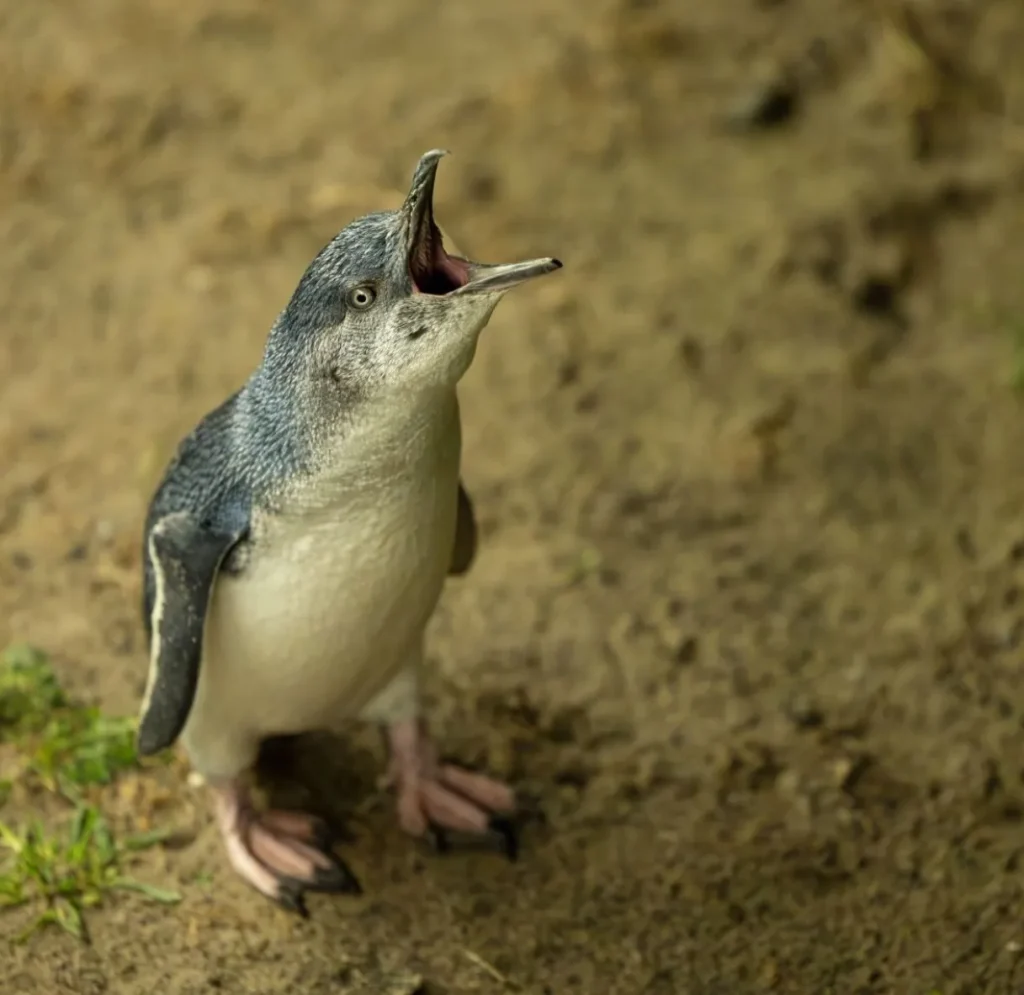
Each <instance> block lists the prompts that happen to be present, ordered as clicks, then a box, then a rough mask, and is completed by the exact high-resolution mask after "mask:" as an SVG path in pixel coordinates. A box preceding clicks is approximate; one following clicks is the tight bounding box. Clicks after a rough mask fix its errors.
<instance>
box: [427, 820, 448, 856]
mask: <svg viewBox="0 0 1024 995" xmlns="http://www.w3.org/2000/svg"><path fill="white" fill-rule="evenodd" d="M427 836H428V838H429V840H430V844H431V846H433V848H434V849H435V850H436V851H437V852H438V853H447V852H448V851H449V850H450V849H451V843H450V842H449V840H448V834H447V833H446V832H445V831H444V830H443V829H442V828H441V827H440V826H435V825H434V824H433V823H431V825H429V826H428V827H427Z"/></svg>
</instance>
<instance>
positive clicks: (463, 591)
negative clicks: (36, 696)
mask: <svg viewBox="0 0 1024 995" xmlns="http://www.w3.org/2000/svg"><path fill="white" fill-rule="evenodd" d="M287 6H288V5H285V4H280V5H270V4H258V3H256V2H254V0H237V2H229V0H220V2H203V3H199V2H196V0H176V2H174V3H170V2H166V0H149V2H146V3H141V4H140V3H135V2H131V0H90V2H89V3H88V4H83V3H72V2H70V0H61V2H57V0H35V2H33V3H25V2H19V0H6V2H4V3H2V4H0V226H2V239H0V266H2V272H3V280H2V281H0V304H2V314H3V333H2V340H0V370H2V371H3V389H2V392H0V452H2V453H3V460H4V462H3V474H2V479H0V643H3V642H6V641H7V640H8V639H19V640H21V639H30V640H33V641H35V642H37V643H39V644H40V645H42V646H43V647H45V648H46V649H47V650H49V651H50V652H51V653H52V654H53V655H54V657H55V659H56V661H57V664H58V667H59V669H60V673H61V675H62V677H63V678H64V679H65V680H66V681H67V682H68V683H69V684H70V686H71V687H72V688H73V689H74V690H75V691H76V692H77V693H78V694H80V695H84V696H86V697H87V698H89V699H90V700H98V701H99V702H101V703H102V704H103V706H104V707H105V708H109V709H110V710H111V711H115V712H134V710H135V709H136V707H137V704H138V700H139V696H140V691H141V687H142V683H143V681H144V677H145V659H144V657H145V653H144V647H143V645H142V630H141V623H140V619H139V617H138V599H139V563H138V549H139V537H138V530H139V526H140V521H141V518H142V514H143V511H144V507H145V502H146V500H147V499H148V496H149V493H150V489H151V487H152V486H153V483H154V482H155V479H156V476H157V475H158V474H159V472H160V469H161V467H162V464H163V461H164V460H165V459H166V458H167V457H168V455H169V454H170V452H171V450H172V448H173V446H174V444H175V443H176V441H177V439H178V438H179V437H180V435H181V434H183V433H184V432H185V431H186V430H188V429H189V428H190V427H191V426H192V424H193V423H194V422H195V421H196V419H197V418H198V417H199V416H200V415H201V414H203V413H204V412H205V411H206V410H208V409H209V408H210V407H211V406H212V405H213V404H215V403H216V402H218V401H219V400H220V399H221V398H222V397H223V396H225V395H226V394H227V393H228V392H229V391H230V390H232V389H233V388H234V387H235V386H237V385H238V384H239V383H240V382H241V381H242V380H243V379H244V377H245V376H246V375H247V374H248V372H249V371H250V369H251V368H252V367H253V365H254V364H255V363H256V362H257V361H258V358H259V355H260V351H261V348H262V343H263V339H264V336H265V334H266V331H267V329H268V327H269V325H270V323H271V321H272V319H273V317H274V316H275V314H276V313H277V311H278V309H279V308H280V307H281V306H282V304H283V302H284V301H285V299H286V298H287V296H288V294H289V293H290V292H291V289H292V288H293V286H294V284H295V282H296V280H297V279H298V277H299V275H300V273H301V272H302V269H303V268H304V266H305V265H306V263H307V262H308V261H309V259H310V258H311V257H312V255H313V254H314V253H315V251H316V250H317V249H318V248H319V247H320V246H321V245H322V244H323V243H324V242H325V241H326V240H327V239H328V238H329V237H330V236H331V235H332V234H333V233H334V232H335V231H336V230H337V229H338V228H339V227H341V226H342V225H343V224H344V223H345V222H346V221H347V220H349V219H350V218H351V217H353V216H354V215H355V214H357V213H361V212H363V211H366V210H370V209H375V208H378V207H380V206H382V205H384V204H386V203H388V201H387V197H388V196H393V194H392V195H389V194H387V193H385V192H384V191H385V190H391V189H395V188H400V187H401V186H402V185H403V184H404V183H405V182H406V180H407V178H408V175H409V172H410V170H411V168H412V165H413V164H414V162H415V160H416V158H417V156H418V155H419V154H420V153H421V152H423V151H425V150H426V149H428V148H432V147H435V146H444V147H447V148H450V149H451V150H452V152H453V155H452V156H451V157H450V158H449V159H447V160H445V162H444V163H443V164H442V167H441V175H440V179H439V212H440V217H441V221H442V223H443V224H444V225H445V226H446V228H448V229H449V230H450V231H451V233H452V234H453V235H454V236H455V238H456V239H457V241H458V242H459V243H460V244H461V245H462V246H463V247H464V248H465V249H466V250H467V251H469V252H471V253H475V254H477V255H479V256H482V257H484V258H488V259H495V260H498V259H506V258H508V259H511V258H516V257H519V256H524V255H540V254H544V253H552V254H555V255H558V256H560V257H561V258H562V259H564V260H565V263H566V268H565V270H564V271H563V272H562V273H560V274H559V275H558V276H557V277H552V278H549V279H547V280H545V281H542V282H540V283H538V284H537V285H535V286H532V287H530V288H529V289H524V290H522V291H519V292H517V293H515V294H513V295H511V296H510V297H509V298H508V299H507V300H506V302H505V303H504V304H503V305H502V306H501V308H500V309H499V311H498V312H497V314H496V315H495V318H494V320H493V321H492V324H491V327H490V329H489V331H488V333H487V335H486V337H485V340H484V342H483V343H482V346H481V351H480V353H479V358H478V361H477V363H476V364H475V367H474V369H473V370H472V371H471V374H470V375H469V377H468V379H467V381H466V382H465V388H464V391H463V397H464V414H465V423H466V429H465V432H466V454H465V460H466V462H465V476H466V479H467V481H468V483H469V485H470V488H471V490H472V493H473V494H474V497H475V500H476V503H477V508H478V513H479V514H480V516H481V518H482V520H483V528H484V538H485V541H484V544H483V550H482V555H481V557H480V559H479V560H478V562H477V565H476V567H475V569H474V570H473V572H472V573H471V574H470V575H469V576H468V577H467V578H465V579H463V580H459V581H455V582H453V583H452V584H451V588H450V590H449V591H448V593H447V594H446V596H445V601H444V604H443V606H442V610H441V611H440V613H439V617H438V619H437V624H436V626H435V629H434V638H433V642H432V653H433V657H434V660H435V663H436V670H435V674H436V681H435V684H434V685H433V687H432V698H433V701H434V703H435V706H434V708H433V710H432V721H433V722H434V724H435V726H436V728H437V730H438V732H439V734H440V735H442V736H443V737H444V743H445V746H446V747H447V748H449V749H450V750H451V751H452V752H456V753H459V754H461V755H462V756H463V757H465V758H467V759H473V760H476V761H479V762H481V763H486V764H488V765H489V766H490V767H491V768H493V769H494V770H496V771H498V772H499V773H503V774H508V775H511V776H513V777H514V778H515V780H516V781H517V783H518V784H519V785H520V786H521V787H522V789H523V790H524V791H525V792H527V793H528V794H530V795H532V796H533V797H535V798H536V800H537V804H538V805H539V808H540V810H541V812H542V813H543V819H534V820H533V821H532V822H530V823H529V824H528V825H527V827H526V830H525V833H524V841H523V853H522V858H521V860H520V862H519V863H518V864H516V865H508V864H506V863H504V862H502V861H501V860H500V859H499V858H498V857H497V856H496V855H493V854H490V853H487V852H465V851H462V852H453V853H451V854H448V855H445V856H435V855H433V854H431V853H430V852H429V851H426V850H425V849H422V848H420V847H418V846H416V845H415V844H412V843H410V842H409V841H407V840H406V839H405V838H403V837H402V836H401V834H400V833H399V831H398V829H397V828H396V825H395V820H394V818H393V813H392V811H391V808H390V801H389V799H388V798H387V797H386V796H381V795H380V794H379V793H378V791H377V789H376V788H375V778H376V776H377V774H378V773H379V771H380V759H381V757H380V752H379V748H378V741H377V737H376V736H375V735H373V734H372V733H371V732H368V731H359V732H355V733H354V734H353V736H352V738H351V740H349V741H347V742H346V743H343V744H340V745H339V744H335V745H333V746H332V747H331V748H330V750H328V751H326V752H325V750H324V749H323V746H322V744H321V745H316V744H314V746H311V747H309V748H307V749H305V750H304V751H303V756H301V757H299V758H298V760H297V763H298V766H299V769H300V770H301V771H302V772H303V773H304V779H305V783H306V784H307V786H308V790H309V791H310V792H311V793H312V795H313V796H314V797H315V798H317V799H319V802H320V804H321V805H322V806H324V807H326V808H327V809H328V810H330V811H332V812H334V813H335V814H336V815H337V816H338V817H340V818H343V819H344V821H345V822H346V824H347V825H348V827H349V829H350V830H351V833H352V835H353V842H352V843H351V844H350V845H348V847H347V848H346V850H345V853H346V857H347V859H348V860H349V861H350V863H351V865H352V866H353V868H354V869H355V871H356V872H357V874H358V875H359V876H360V878H361V879H362V881H363V884H364V886H365V888H366V895H365V897H363V898H362V899H359V900H355V899H327V898H314V899H312V900H311V908H312V912H313V918H312V921H311V922H309V923H303V922H301V921H299V920H296V919H293V918H292V917H289V916H288V915H287V914H286V913H284V912H280V911H278V910H276V909H275V908H273V907H272V906H270V905H269V904H266V903H264V902H263V901H261V900H260V899H258V898H257V897H255V896H254V894H253V893H251V892H250V891H249V890H248V889H247V888H246V887H245V885H244V884H242V883H241V882H240V881H238V880H236V879H235V878H234V876H233V875H232V874H231V873H230V872H229V871H228V870H227V868H226V866H225V863H224V861H223V859H222V856H221V851H220V844H219V841H218V839H217V837H216V833H215V831H214V828H213V826H212V825H211V824H210V821H209V815H208V812H207V808H206V801H205V798H204V797H203V795H202V794H201V793H200V792H196V791H195V790H193V789H192V788H190V787H189V786H188V785H187V783H186V781H185V775H184V770H182V769H179V768H173V769H170V770H164V771H163V772H161V773H160V774H157V775H153V776H152V777H150V776H149V775H147V776H146V777H144V778H142V779H140V780H137V781H129V782H127V784H126V785H125V787H124V788H123V790H122V791H121V794H120V795H119V800H118V805H119V806H120V808H121V810H122V812H121V814H122V815H125V816H127V814H128V813H130V812H133V813H134V814H135V815H136V816H139V817H140V818H141V819H143V820H145V819H150V820H151V821H152V822H154V823H157V824H168V823H170V824H173V825H177V826H179V827H181V829H182V832H183V834H184V837H185V841H186V842H185V845H183V846H181V847H179V848H177V849H174V850H169V851H166V852H161V853H159V854H155V855H153V856H152V858H151V859H149V861H148V864H144V865H143V870H142V871H140V874H144V875H145V876H147V878H148V879H149V880H153V881H157V882H160V883H163V884H166V885H169V886H175V887H179V888H180V889H181V890H182V891H183V892H184V894H185V899H184V901H183V902H182V903H181V904H180V905H179V906H177V907H174V908H164V907H161V906H157V905H151V904H146V903H144V902H142V901H141V900H140V901H136V900H135V899H133V898H131V897H127V898H124V899H122V900H118V901H117V902H116V903H114V904H113V905H112V906H110V907H109V908H107V909H103V910H100V911H98V912H96V913H94V914H93V915H92V917H91V919H90V921H91V923H92V930H93V935H94V945H93V947H92V948H91V949H81V948H78V947H76V946H75V945H74V944H73V943H71V942H70V941H69V939H68V938H66V937H64V936H62V935H58V934H56V933H48V934H44V935H42V936H41V937H40V938H39V939H38V940H37V941H36V942H34V943H33V944H31V945H30V946H29V947H28V948H27V949H22V950H18V951H14V950H10V951H8V950H7V949H6V948H3V949H0V958H4V960H3V964H4V982H3V984H2V986H0V987H2V989H3V991H4V992H5V993H6V992H11V993H18V995H21V993H24V995H42V993H47V995H55V993H63V992H75V993H82V995H96V993H103V992H111V993H115V992H117V993H120V992H125V993H129V992H130V993H136V992H139V993H141V992H145V993H151V992H153V991H159V992H161V993H163V995H186V993H189V995H191V993H206V992H211V991H223V992H239V993H245V995H249V993H253V995H255V993H267V995H270V993H274V995H279V993H280V995H283V993H291V992H302V993H321V992H322V993H327V992H332V993H334V992H339V993H344V992H366V993H371V992H390V993H392V995H408V993H410V992H411V991H412V990H413V989H415V988H416V985H417V984H419V983H420V982H419V981H418V980H417V979H418V978H422V983H423V987H422V990H423V991H425V992H429V993H431V995H440V993H446V995H461V993H470V992H479V993H500V992H524V993H530V995H542V993H550V995H556V993H557V995H561V993H567V992H581V993H599V992H607V993H609V995H612V993H616V995H617V993H636V995H639V993H644V995H670V993H673V995H674V993H694V995H697V993H708V995H714V993H722V995H743V993H747V992H765V991H774V992H789V993H800V995H805V993H810V995H817V993H828V992H831V993H854V992H856V993H886V995H888V993H892V995H897V993H898V995H916V993H920V995H926V993H928V992H931V991H933V990H935V991H940V992H941V993H942V995H954V993H964V995H966V993H972V995H974V993H978V995H980V993H987V992H999V993H1007V992H1018V991H1024V963H1022V958H1024V866H1022V862H1021V860H1020V855H1021V853H1022V852H1024V821H1022V820H1024V773H1022V772H1024V680H1022V668H1021V664H1022V663H1024V651H1022V644H1024V511H1022V509H1024V459H1022V458H1021V455H1020V446H1021V443H1022V441H1024V410H1022V407H1021V405H1022V399H1021V396H1020V394H1019V393H1015V391H1014V390H1013V388H1012V386H1011V379H1012V373H1013V366H1014V351H1013V350H1014V346H1013V336H1014V333H1015V331H1016V334H1018V335H1020V334H1024V332H1022V331H1021V329H1022V327H1024V279H1022V276H1021V274H1022V273H1024V59H1021V57H1020V53H1021V51H1022V50H1024V10H1022V8H1021V7H1020V5H1019V3H1018V2H1017V0H1004V2H999V0H990V2H987V3H986V2H981V0H975V2H973V3H967V2H961V3H945V4H939V3H935V2H923V0H922V2H920V3H916V4H913V3H911V4H906V5H904V7H903V8H901V7H900V5H899V4H897V3H895V2H893V3H887V2H884V0H879V2H878V3H874V4H872V3H869V2H867V0H863V2H855V0H788V2H784V0H776V2H769V0H761V2H755V0H718V2H716V3H713V4H711V3H709V4H688V3H684V2H682V0H678V2H676V3H668V2H662V3H661V4H659V3H657V2H656V0H647V2H642V0H631V2H630V0H617V2H607V0H602V2H598V3H593V4H583V3H573V4H562V5H558V4H550V3H546V2H540V0H523V2H522V3H518V4H484V3H470V2H469V0H453V2H448V3H445V4H427V3H422V4H420V5H419V6H417V5H416V4H414V3H412V2H411V0H378V2H376V3H373V4H366V5H363V4H347V3H338V2H337V0H335V2H324V0H311V2H309V3H307V4H304V5H300V6H301V7H302V9H303V11H304V13H303V15H302V16H294V15H289V14H288V13H286V8H287ZM901 10H903V11H904V12H903V13H901ZM906 11H909V13H906ZM970 11H973V12H974V13H969V12H970ZM915 39H916V40H915ZM779 119H784V120H779ZM1022 348H1024V347H1022ZM1018 360H1020V357H1019V356H1018ZM314 747H315V748H314ZM20 814H23V815H24V814H28V813H27V812H22V813H20ZM11 815H12V813H10V812H6V813H5V817H11ZM13 815H14V816H17V815H19V813H18V812H15V813H13ZM114 815H115V816H116V815H118V813H117V812H115V813H114ZM210 877H212V882H211V881H210V880H209V878H210Z"/></svg>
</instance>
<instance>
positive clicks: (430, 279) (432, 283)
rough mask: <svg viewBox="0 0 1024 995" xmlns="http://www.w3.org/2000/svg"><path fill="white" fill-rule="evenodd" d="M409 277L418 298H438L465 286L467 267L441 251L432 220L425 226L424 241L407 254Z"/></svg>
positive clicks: (441, 247)
mask: <svg viewBox="0 0 1024 995" xmlns="http://www.w3.org/2000/svg"><path fill="white" fill-rule="evenodd" d="M409 276H410V277H411V278H412V285H413V289H414V291H415V292H416V293H418V294H430V295H432V296H434V297H441V296H443V295H444V294H450V293H451V292H452V291H453V290H458V289H459V287H464V286H465V285H466V284H467V283H469V263H468V262H466V260H465V259H460V258H459V257H458V256H450V255H448V253H447V252H445V250H444V243H443V241H442V239H441V232H440V231H439V230H438V227H437V225H436V224H434V219H433V218H431V219H430V221H429V223H428V229H427V234H426V237H424V238H422V239H420V240H419V241H418V242H417V243H416V246H415V247H414V248H413V250H412V252H411V253H410V254H409Z"/></svg>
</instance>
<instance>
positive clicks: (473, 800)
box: [388, 721, 519, 860]
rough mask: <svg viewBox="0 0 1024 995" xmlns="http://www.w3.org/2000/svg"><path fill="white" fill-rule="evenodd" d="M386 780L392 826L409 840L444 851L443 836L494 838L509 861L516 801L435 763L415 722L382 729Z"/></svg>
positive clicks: (507, 792) (493, 785) (489, 783)
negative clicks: (393, 811) (394, 800)
mask: <svg viewBox="0 0 1024 995" xmlns="http://www.w3.org/2000/svg"><path fill="white" fill-rule="evenodd" d="M388 740H389V742H390V745H391V770H390V780H391V781H392V783H393V784H394V785H395V788H396V790H397V794H398V821H399V824H400V825H401V827H402V829H404V830H405V832H407V833H409V834H410V835H412V836H417V837H424V836H430V837H432V838H433V841H434V844H435V845H436V846H437V848H438V849H439V850H446V849H447V848H448V835H447V834H448V832H459V833H466V834H469V835H473V836H487V835H494V836H497V837H498V838H499V839H500V840H501V843H502V847H503V849H504V851H505V854H506V856H507V857H508V858H509V860H515V859H516V856H517V855H518V851H519V845H518V838H517V834H516V828H515V824H514V823H513V821H512V818H511V816H512V815H513V814H514V812H515V810H516V798H515V794H514V792H513V791H512V789H511V788H509V787H508V786H507V785H505V784H502V783H501V782H499V781H495V780H492V779H491V778H489V777H486V776H484V775H483V774H476V773H474V772H472V771H469V770H466V769H464V768H462V767H458V766H456V765H454V764H446V763H439V762H438V760H437V755H436V753H435V751H434V747H433V744H432V743H431V742H430V740H429V739H428V738H427V736H426V734H425V733H424V732H423V730H422V728H421V727H420V725H419V723H418V722H415V721H406V722H398V723H395V724H394V725H392V726H391V727H390V728H389V729H388Z"/></svg>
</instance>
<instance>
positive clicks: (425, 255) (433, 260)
mask: <svg viewBox="0 0 1024 995" xmlns="http://www.w3.org/2000/svg"><path fill="white" fill-rule="evenodd" d="M445 155H447V152H445V151H444V150H443V149H434V150H433V151H431V152H428V153H427V154H426V155H424V156H423V157H422V158H421V159H420V161H419V162H418V163H417V165H416V171H415V172H414V173H413V177H412V185H411V186H410V188H409V193H408V196H407V197H406V198H405V203H404V204H403V205H402V210H401V213H402V217H403V221H404V225H403V229H404V232H405V241H406V251H407V252H408V260H409V276H410V278H411V279H412V284H413V289H414V292H416V293H420V294H431V295H433V296H446V295H448V294H451V295H453V296H454V295H456V294H458V295H460V296H461V295H466V294H493V293H503V292H504V291H506V290H509V289H510V288H511V287H514V286H516V285H517V284H520V283H524V282H525V281H526V280H530V279H532V278H533V277H535V276H543V275H544V274H545V273H553V272H554V271H555V270H558V269H561V268H562V264H561V262H559V260H557V259H552V258H550V257H549V258H546V259H528V260H526V261H524V262H519V263H500V264H498V265H493V266H492V265H488V264H487V263H475V262H471V261H470V260H468V259H463V258H462V257H460V256H452V255H449V254H448V253H447V252H446V251H445V248H444V244H443V239H442V237H441V232H440V229H439V228H438V227H437V223H436V222H435V221H434V181H435V179H436V178H437V165H438V163H439V162H440V161H441V159H442V158H443V157H444V156H445Z"/></svg>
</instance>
